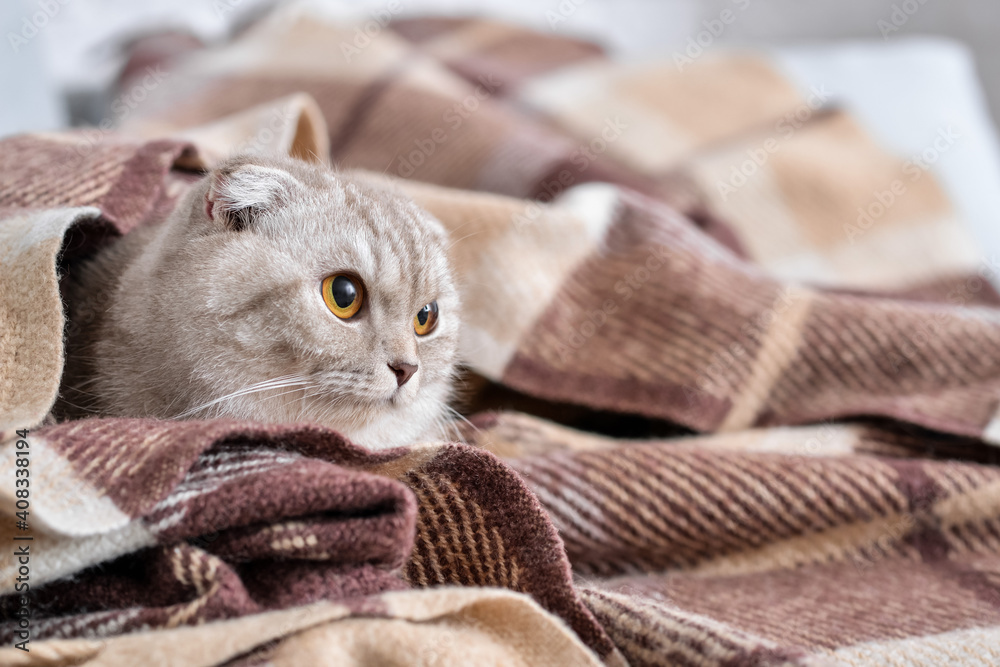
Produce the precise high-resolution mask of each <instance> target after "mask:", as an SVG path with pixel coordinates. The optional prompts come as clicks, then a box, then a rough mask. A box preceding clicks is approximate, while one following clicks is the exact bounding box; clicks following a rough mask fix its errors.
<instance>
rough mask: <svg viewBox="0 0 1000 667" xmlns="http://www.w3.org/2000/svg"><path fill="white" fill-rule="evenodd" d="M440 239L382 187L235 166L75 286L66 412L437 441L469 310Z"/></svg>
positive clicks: (288, 169) (93, 265) (363, 438)
mask: <svg viewBox="0 0 1000 667" xmlns="http://www.w3.org/2000/svg"><path fill="white" fill-rule="evenodd" d="M446 238H447V235H446V232H445V230H444V229H443V227H442V226H441V224H440V223H439V222H437V221H436V220H435V219H433V218H432V217H431V216H430V214H428V213H426V212H425V211H423V210H421V209H420V208H418V207H417V206H416V204H414V203H413V202H412V201H410V200H408V199H407V198H406V197H404V196H403V195H401V194H398V193H396V192H394V191H392V190H390V189H389V188H388V187H384V186H381V185H375V184H373V183H370V182H366V181H365V180H363V178H362V177H360V176H359V175H352V174H349V173H348V174H344V173H334V172H332V171H330V170H328V169H324V168H321V167H316V166H312V165H307V164H305V163H302V162H298V161H295V160H291V159H280V160H279V159H271V158H263V157H259V156H241V157H237V158H234V159H231V160H229V161H228V162H226V163H225V164H223V165H222V166H221V167H219V168H218V169H216V170H215V171H213V172H212V173H211V174H210V175H209V176H208V177H207V178H205V179H204V180H203V181H201V182H200V183H198V184H197V185H195V186H194V187H193V188H192V190H191V191H190V192H188V193H187V194H186V195H185V196H184V197H183V198H182V200H181V201H180V203H179V205H178V207H177V208H176V210H175V211H174V212H173V213H172V214H171V215H170V217H169V218H168V219H167V220H165V221H164V222H163V223H160V224H157V225H151V226H149V227H146V228H141V229H139V230H136V231H134V232H132V233H130V234H128V235H127V236H125V237H124V238H123V239H121V240H119V241H117V242H116V243H115V244H114V245H113V246H111V247H110V248H108V249H107V250H105V251H103V252H102V253H100V254H99V255H98V256H97V257H96V258H95V259H93V260H92V261H89V262H88V263H86V264H84V265H83V266H82V267H79V268H78V269H76V270H74V271H73V272H72V273H71V280H70V281H69V286H68V290H67V295H66V296H67V301H68V307H69V317H70V322H71V324H72V323H74V322H82V323H84V325H82V326H70V327H69V331H70V332H71V335H70V337H69V340H68V341H67V365H66V371H65V374H64V377H63V387H62V391H61V397H62V402H61V405H60V406H59V412H61V413H62V415H63V416H82V415H84V414H98V415H107V416H110V415H114V416H132V417H158V418H165V419H170V418H179V419H185V418H211V417H222V416H227V417H232V418H237V419H248V420H258V421H267V422H301V421H310V422H316V423H319V424H323V425H326V426H329V427H331V428H333V429H335V430H337V431H339V432H341V433H343V434H344V435H346V436H347V437H349V438H350V439H351V440H353V441H354V442H356V443H358V444H361V445H363V446H366V447H368V448H371V449H380V448H385V447H391V446H396V445H403V444H407V443H412V442H414V441H417V440H419V439H422V438H435V437H441V436H442V435H443V433H444V428H445V426H446V424H447V423H448V417H447V414H448V411H449V408H448V407H447V401H448V399H449V398H450V394H451V387H452V378H453V374H454V370H455V357H456V348H457V343H458V334H459V318H458V310H459V299H458V293H457V291H456V289H455V285H454V282H453V279H452V274H451V271H450V269H449V265H448V259H447V254H446V250H447V248H446Z"/></svg>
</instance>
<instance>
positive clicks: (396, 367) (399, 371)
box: [389, 361, 417, 387]
mask: <svg viewBox="0 0 1000 667" xmlns="http://www.w3.org/2000/svg"><path fill="white" fill-rule="evenodd" d="M389 368H390V369H391V370H392V372H393V373H395V374H396V386H397V387H402V386H403V385H404V384H406V383H407V382H409V381H410V378H411V377H413V374H414V373H416V372H417V365H416V364H408V363H406V362H404V361H396V362H394V363H390V364H389Z"/></svg>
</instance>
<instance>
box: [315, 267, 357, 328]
mask: <svg viewBox="0 0 1000 667" xmlns="http://www.w3.org/2000/svg"><path fill="white" fill-rule="evenodd" d="M323 300H324V301H326V307H327V308H329V309H330V312H332V313H333V314H334V315H336V316H337V317H339V318H340V319H342V320H349V319H350V318H352V317H354V316H355V315H357V314H358V311H359V310H361V304H362V303H363V302H364V300H365V290H364V288H363V287H361V281H360V280H358V279H357V278H355V277H354V276H349V275H347V274H346V273H338V274H337V275H335V276H330V277H328V278H326V279H324V280H323Z"/></svg>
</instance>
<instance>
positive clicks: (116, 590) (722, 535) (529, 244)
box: [0, 15, 1000, 665]
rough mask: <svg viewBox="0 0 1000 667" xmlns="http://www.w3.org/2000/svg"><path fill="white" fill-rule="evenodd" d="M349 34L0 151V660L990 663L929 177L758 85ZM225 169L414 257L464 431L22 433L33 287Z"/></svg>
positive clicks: (989, 265) (968, 407)
mask: <svg viewBox="0 0 1000 667" xmlns="http://www.w3.org/2000/svg"><path fill="white" fill-rule="evenodd" d="M365 27H366V26H343V25H331V24H328V23H325V22H323V21H320V20H317V19H315V18H310V17H304V16H301V15H291V16H288V15H286V16H279V17H277V18H276V19H275V20H270V21H266V22H264V23H262V24H259V25H257V26H255V27H254V28H252V29H251V30H249V31H248V32H247V33H246V34H244V35H243V36H242V37H241V38H240V39H239V40H238V41H237V42H235V43H233V44H232V45H229V46H227V47H225V48H224V49H222V50H220V51H205V52H196V53H194V54H191V55H189V56H187V57H185V58H184V59H183V60H182V61H179V62H172V63H168V64H164V65H163V67H165V68H167V69H168V70H169V72H170V75H169V76H168V77H166V78H165V79H164V82H163V83H159V84H157V85H156V86H155V87H153V88H152V89H150V90H148V91H146V93H147V94H146V95H144V98H145V101H144V102H143V104H141V105H138V106H137V109H136V111H135V112H134V113H132V114H130V116H129V118H128V119H126V122H125V123H123V126H122V128H121V130H120V131H117V132H104V133H100V136H98V137H96V138H95V136H94V135H93V134H92V133H90V134H87V133H66V134H52V135H34V136H24V137H14V138H8V139H4V140H2V141H0V174H2V177H0V216H2V217H0V256H2V257H3V263H4V265H3V274H4V278H3V281H2V282H0V319H2V320H3V322H4V326H3V328H2V329H0V332H2V333H0V431H2V432H3V435H4V440H6V444H5V445H4V446H3V448H2V449H0V468H2V469H3V470H4V471H7V472H5V473H4V479H6V480H8V481H7V483H5V484H4V485H3V486H2V487H0V498H2V502H3V507H4V511H5V514H7V517H6V518H5V521H4V522H3V524H2V525H3V537H4V539H5V540H6V541H7V543H8V544H13V545H17V546H18V548H21V547H22V546H23V545H30V549H29V551H30V586H31V591H30V595H29V596H25V597H26V599H22V596H21V595H19V594H17V592H16V589H15V584H16V582H17V577H18V576H23V571H22V570H21V569H20V568H21V567H22V566H23V563H24V561H19V560H18V558H19V556H17V555H16V552H15V549H13V548H12V549H7V550H4V551H0V571H2V572H3V579H2V580H0V582H2V583H3V585H4V588H3V591H2V592H3V593H4V594H5V597H3V598H2V599H0V610H2V614H3V618H4V619H6V620H5V621H4V622H3V623H0V635H2V636H3V638H4V642H5V645H7V646H11V645H12V644H14V643H16V642H18V641H23V639H24V638H25V635H21V634H19V633H22V632H26V630H25V629H24V628H25V627H27V628H28V629H29V630H27V631H28V632H30V644H28V645H27V646H26V647H27V648H30V649H31V651H30V653H28V652H24V651H21V650H18V649H17V648H5V649H0V661H2V662H4V664H95V665H97V664H108V665H113V664H122V665H125V664H135V662H136V661H137V660H139V658H138V657H137V656H149V655H155V656H157V660H158V661H160V662H162V663H163V664H204V665H218V664H230V665H255V664H263V663H274V664H331V665H333V664H371V663H375V662H377V663H379V664H383V663H384V664H414V663H418V664H469V663H480V662H491V663H495V664H553V665H559V664H566V665H582V664H598V663H600V662H604V663H605V664H611V665H626V664H627V665H678V664H680V665H687V664H690V665H743V664H774V665H778V664H799V665H818V664H886V663H893V662H896V663H900V664H928V665H932V664H942V663H945V662H947V663H949V664H970V665H974V664H993V663H995V662H997V661H998V660H1000V652H998V650H997V648H996V647H997V646H1000V473H998V472H997V468H996V467H995V466H996V462H997V455H996V451H997V450H996V449H994V448H993V447H992V446H991V444H990V443H997V442H1000V419H998V404H1000V354H998V349H997V348H998V347H1000V311H998V310H997V309H996V307H995V306H996V305H997V303H998V298H997V295H996V292H995V291H994V290H993V288H992V287H991V286H990V280H991V279H995V267H996V260H995V258H983V257H980V256H979V254H978V253H977V252H976V250H975V247H974V245H973V244H972V243H971V242H970V240H969V238H968V237H967V235H966V233H965V231H964V230H963V228H962V226H961V224H960V222H959V220H958V216H957V215H956V214H955V212H954V211H953V209H952V207H951V205H950V203H949V202H948V200H947V197H946V196H945V195H944V193H943V191H942V189H941V187H940V186H939V185H938V184H937V182H936V181H935V179H934V177H933V174H932V173H931V172H930V171H928V170H926V169H924V168H923V166H926V165H923V166H921V165H917V164H916V163H915V162H914V161H913V160H910V161H906V160H901V159H897V158H895V157H892V156H889V155H887V154H886V153H884V152H883V151H882V150H881V149H880V148H879V147H878V143H877V142H876V141H875V140H874V139H872V138H871V137H869V136H867V135H866V133H865V132H864V130H863V129H862V128H861V127H860V125H859V124H857V123H856V122H854V121H853V120H852V119H851V118H850V117H849V116H848V115H847V114H845V113H844V112H843V111H840V110H837V109H836V107H835V106H834V105H833V101H834V100H833V98H832V97H831V98H830V99H827V97H828V96H827V94H826V93H825V91H823V90H822V88H821V87H820V88H817V89H816V90H815V91H813V92H812V93H810V94H809V95H806V96H803V95H801V94H800V93H799V92H798V91H797V90H796V89H795V88H794V86H792V85H791V84H790V83H788V82H787V81H785V80H784V79H783V77H782V76H781V75H780V74H779V73H778V72H777V71H776V70H775V69H773V68H771V67H770V66H769V65H768V63H767V62H766V60H763V59H760V58H758V57H750V56H726V57H716V58H709V57H706V58H705V59H704V61H700V62H697V63H695V64H693V65H692V66H690V67H688V68H684V69H683V70H682V71H679V70H678V68H677V67H675V66H674V65H673V64H668V65H663V66H644V67H642V68H632V67H628V68H627V67H622V66H618V65H613V64H612V63H610V62H608V61H607V60H606V59H604V58H603V57H602V55H601V53H600V50H599V49H598V48H596V47H594V46H593V45H590V44H586V43H582V42H579V41H574V40H568V39H563V38H559V37H554V36H551V35H540V34H536V33H531V32H527V31H524V30H521V29H518V28H514V27H511V26H506V25H500V24H495V23H489V22H481V21H472V20H447V21H444V20H419V21H416V20H411V21H404V22H396V23H393V24H392V25H391V27H385V28H382V27H379V29H378V30H374V29H369V30H368V33H373V32H374V33H376V34H375V35H374V36H372V35H371V34H367V35H366V33H365ZM368 27H369V28H370V26H368ZM362 37H365V39H362ZM154 66H155V65H154ZM141 80H142V74H141V73H140V76H139V79H132V80H131V81H126V82H125V83H124V84H123V91H125V92H123V95H128V94H130V93H129V91H133V90H135V86H139V85H143V84H141V83H136V81H141ZM149 80H150V81H152V80H153V79H149ZM246 147H251V148H255V149H258V150H265V151H278V152H283V153H289V154H294V155H298V156H299V157H302V158H304V159H314V160H320V161H325V160H326V159H327V156H328V155H329V157H330V158H331V159H332V161H333V162H334V163H336V164H338V165H339V166H341V167H354V168H362V169H369V170H372V173H371V178H388V179H391V180H392V181H393V182H394V183H396V184H397V185H398V186H400V187H402V188H403V189H404V190H406V191H407V192H408V193H409V194H410V195H411V196H413V197H414V199H416V200H417V201H418V202H419V203H420V204H421V205H423V206H424V207H426V208H427V209H428V210H430V211H431V212H432V213H434V214H435V215H436V216H437V217H438V218H439V219H440V220H441V221H442V222H443V223H444V224H445V226H446V227H447V228H448V229H449V231H450V233H451V234H452V235H453V245H452V248H451V252H452V260H453V263H454V265H455V267H456V271H457V273H458V275H459V283H460V285H461V286H462V291H463V294H462V297H463V303H464V304H465V312H464V313H463V326H464V331H463V340H462V350H461V353H462V358H463V362H464V363H465V364H466V365H467V367H468V369H469V373H468V377H467V378H466V380H465V385H466V392H467V394H468V397H467V399H466V403H467V406H466V407H467V409H468V410H467V411H468V412H469V413H470V414H471V413H472V412H477V411H479V412H478V414H476V415H473V416H471V417H470V420H469V422H468V423H467V424H464V425H463V426H462V428H461V433H460V435H461V438H462V442H456V443H414V445H413V446H410V447H407V448H402V449H397V450H392V451H388V452H382V453H378V454H373V453H369V452H367V451H364V450H362V449H360V448H358V447H356V446H354V445H352V444H351V443H349V442H346V441H345V440H344V439H343V438H342V437H340V436H339V435H338V434H336V433H333V432H330V431H327V430H324V429H319V428H317V427H315V426H311V425H308V424H299V425H287V426H263V425H259V424H248V423H234V422H227V421H213V422H178V423H164V422H151V421H143V420H128V419H106V420H86V421H75V422H66V423H61V424H56V423H51V419H47V417H46V415H47V413H48V411H49V409H50V408H51V406H52V403H53V401H54V399H55V397H56V394H57V391H58V386H59V376H60V373H61V368H62V356H61V355H62V336H63V330H64V327H65V326H71V327H72V326H79V325H81V324H80V323H74V322H72V321H70V322H68V323H67V322H65V320H64V315H63V307H62V302H61V298H60V293H59V277H60V276H61V275H65V273H66V272H68V271H72V266H73V262H74V260H75V258H77V257H79V256H81V255H83V254H86V253H88V252H92V251H93V250H94V249H95V248H98V247H100V246H101V244H104V243H107V242H108V240H109V239H110V238H113V237H114V236H116V235H119V234H125V233H128V231H129V230H130V229H132V228H134V227H135V226H136V225H141V224H148V223H149V222H151V221H153V220H155V219H157V218H159V217H161V216H162V215H164V214H165V212H167V211H169V210H170V206H171V205H172V203H173V202H174V201H176V198H177V197H178V196H179V195H180V194H181V193H182V192H183V191H184V190H185V188H187V187H188V186H189V185H190V183H191V182H193V180H194V179H196V178H197V175H198V172H197V170H198V169H202V168H205V167H208V166H211V165H212V164H213V163H214V162H215V161H216V160H218V159H220V158H221V157H222V156H224V155H225V154H226V153H227V152H228V151H229V150H236V149H239V148H246ZM748 161H749V162H748ZM747 164H750V165H753V167H749V166H746V165H747ZM914 169H916V171H914ZM740 176H742V178H741V177H740ZM400 179H402V180H400ZM897 181H898V185H897ZM886 193H888V194H886ZM889 197H892V200H891V202H890V199H889ZM875 204H878V205H880V206H881V207H882V208H881V209H879V208H878V206H875ZM880 211H881V212H880ZM483 410H485V411H483ZM22 429H30V433H29V434H28V435H27V437H24V438H21V437H20V436H19V435H18V431H19V430H22ZM22 435H23V433H22ZM22 443H23V444H22ZM25 451H28V452H30V453H29V454H27V455H24V454H23V453H22V454H21V456H20V457H19V456H18V453H19V452H25ZM18 458H21V459H22V460H24V459H25V458H27V459H29V460H30V467H29V470H30V480H31V486H30V490H31V491H30V516H29V517H28V520H27V521H26V523H27V524H28V530H25V529H23V528H21V527H20V526H19V525H18V524H17V521H18V520H20V519H19V518H18V517H17V514H16V512H17V504H16V503H17V500H18V499H20V498H22V496H18V495H17V493H16V490H15V488H16V487H15V485H14V480H15V470H16V469H17V468H18V465H19V464H17V463H16V460H17V459H18ZM16 537H31V540H30V541H29V540H21V541H14V540H13V538H16ZM22 553H23V552H22ZM24 609H27V610H28V612H24V611H23V610H24ZM25 613H30V614H31V616H30V620H29V621H28V622H27V624H26V623H25V622H24V621H22V618H24V616H25ZM143 659H145V658H143Z"/></svg>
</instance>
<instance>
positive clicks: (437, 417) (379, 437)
mask: <svg viewBox="0 0 1000 667" xmlns="http://www.w3.org/2000/svg"><path fill="white" fill-rule="evenodd" d="M436 393H438V392H434V391H428V390H427V389H424V388H422V389H421V393H420V394H419V395H417V396H415V397H414V396H401V395H399V394H393V396H392V397H391V398H390V399H389V400H387V401H386V402H385V403H382V404H381V405H375V406H372V407H371V408H369V411H368V412H369V414H368V415H367V419H365V420H364V423H363V424H357V422H354V423H352V424H351V425H346V424H344V423H336V420H332V421H330V422H328V423H325V424H324V425H325V426H328V427H329V428H332V429H334V430H336V431H339V432H340V433H342V434H343V435H344V436H345V437H347V438H348V439H349V440H350V441H351V442H353V443H355V444H357V445H361V446H362V447H364V448H366V449H370V450H373V451H377V450H382V449H391V448H393V447H403V446H406V445H413V444H416V443H420V442H431V441H439V440H442V439H444V438H446V437H447V436H446V433H445V425H446V424H447V423H448V422H447V418H446V417H447V416H446V414H445V411H446V409H445V407H444V405H445V401H444V400H442V399H443V398H444V397H443V396H442V397H437V396H435V395H434V394H436Z"/></svg>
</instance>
